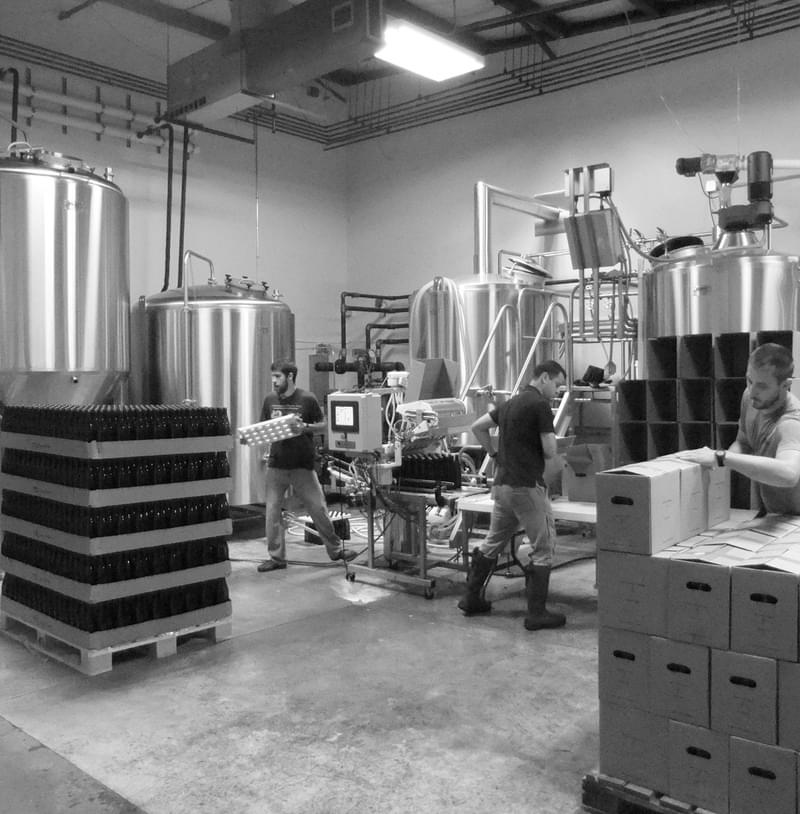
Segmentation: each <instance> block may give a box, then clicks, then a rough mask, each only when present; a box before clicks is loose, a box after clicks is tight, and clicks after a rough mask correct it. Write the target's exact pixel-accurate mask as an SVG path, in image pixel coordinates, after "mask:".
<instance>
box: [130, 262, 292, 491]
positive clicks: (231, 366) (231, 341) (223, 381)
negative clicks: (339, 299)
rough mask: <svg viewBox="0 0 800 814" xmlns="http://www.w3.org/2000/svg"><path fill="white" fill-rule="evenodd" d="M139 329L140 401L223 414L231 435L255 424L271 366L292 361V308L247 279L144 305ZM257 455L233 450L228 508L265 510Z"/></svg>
mask: <svg viewBox="0 0 800 814" xmlns="http://www.w3.org/2000/svg"><path fill="white" fill-rule="evenodd" d="M136 323H137V330H141V331H143V334H144V338H143V343H144V349H145V351H146V353H145V356H146V358H145V359H144V360H143V364H144V379H143V390H144V393H143V400H145V401H149V402H152V403H155V404H176V403H179V402H181V401H183V400H184V399H187V398H188V399H191V400H194V401H196V402H197V403H198V404H200V405H204V406H211V407H226V408H227V409H228V415H229V417H230V421H231V426H232V427H234V428H236V427H241V426H244V425H246V424H253V423H255V422H256V421H258V420H259V416H260V413H261V405H262V403H263V400H264V396H265V395H266V394H267V393H268V392H270V391H271V389H272V380H271V373H270V364H271V363H272V361H273V360H274V359H281V358H289V359H293V358H294V354H295V337H294V315H293V313H292V311H291V310H290V308H289V306H288V305H287V304H286V303H284V302H283V301H282V300H280V299H278V298H277V297H275V296H273V295H272V294H270V293H269V292H268V290H267V288H266V286H263V285H258V286H256V285H253V282H252V281H250V280H246V279H243V280H234V279H232V278H231V277H227V278H226V280H225V282H224V283H222V284H217V283H216V282H215V281H214V280H213V277H212V279H211V280H209V282H208V284H207V285H199V286H189V287H188V288H187V289H186V290H185V291H184V290H182V289H172V290H168V291H164V292H161V293H159V294H154V295H152V296H150V297H147V298H142V299H141V300H140V303H139V313H138V314H137V315H136ZM140 326H141V327H140ZM262 452H263V449H259V448H258V447H253V448H250V447H247V446H241V445H239V444H234V448H233V452H232V454H231V476H232V478H233V489H232V491H231V494H230V496H229V499H230V502H231V504H233V505H236V506H244V505H248V504H251V503H263V501H264V486H263V479H264V478H263V465H262V463H261V453H262Z"/></svg>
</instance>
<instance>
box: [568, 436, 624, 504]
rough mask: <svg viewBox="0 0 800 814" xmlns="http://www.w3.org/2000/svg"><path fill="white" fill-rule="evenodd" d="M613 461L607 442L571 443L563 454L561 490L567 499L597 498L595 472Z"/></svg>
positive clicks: (586, 500) (602, 469) (583, 499)
mask: <svg viewBox="0 0 800 814" xmlns="http://www.w3.org/2000/svg"><path fill="white" fill-rule="evenodd" d="M612 463H613V456H612V454H611V447H610V446H609V445H608V444H573V446H571V447H570V448H569V449H568V450H567V451H566V453H565V455H564V473H563V476H562V492H563V493H564V494H565V495H566V496H567V499H568V500H575V501H578V502H586V503H594V502H596V500H597V473H598V472H603V471H604V470H606V469H609V468H610V467H611V465H612Z"/></svg>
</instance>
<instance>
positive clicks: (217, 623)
mask: <svg viewBox="0 0 800 814" xmlns="http://www.w3.org/2000/svg"><path fill="white" fill-rule="evenodd" d="M0 630H3V632H4V633H5V634H6V635H7V636H9V637H10V638H12V639H15V640H16V641H19V642H21V643H22V644H24V645H25V646H26V647H27V648H29V649H31V650H36V651H37V652H39V653H44V654H45V655H46V656H49V657H50V658H53V659H56V660H57V661H60V662H62V663H64V664H66V665H68V666H69V667H72V668H73V669H75V670H78V671H79V672H81V673H83V674H84V675H88V676H94V675H98V674H99V673H105V672H108V671H109V670H111V669H112V667H113V666H114V661H113V657H114V653H119V652H121V651H127V650H133V649H135V648H143V649H146V650H147V651H148V652H149V653H150V654H151V655H155V657H156V658H158V659H161V658H165V657H167V656H173V655H175V653H177V650H178V644H179V643H180V642H179V640H185V639H186V638H189V637H193V636H204V637H206V638H210V639H211V640H212V641H213V642H218V641H222V640H223V639H227V638H229V637H230V635H231V619H230V617H228V618H227V619H217V620H214V621H209V622H203V623H202V624H197V625H192V626H190V627H185V628H182V629H180V630H175V631H170V632H169V633H161V634H159V635H156V636H150V637H148V638H144V639H139V640H137V641H131V642H126V643H124V644H115V645H112V646H109V647H103V648H101V649H98V650H87V649H84V648H82V647H77V646H76V645H74V644H70V643H69V642H65V641H63V639H59V638H58V637H56V636H54V635H53V634H52V633H49V632H48V631H45V630H42V629H40V628H37V627H35V626H34V625H32V624H31V623H30V622H29V621H23V620H21V619H16V618H14V617H13V616H10V615H9V614H8V613H0Z"/></svg>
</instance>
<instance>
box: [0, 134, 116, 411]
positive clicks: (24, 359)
mask: <svg viewBox="0 0 800 814" xmlns="http://www.w3.org/2000/svg"><path fill="white" fill-rule="evenodd" d="M0 309H1V313H0V316H1V317H2V319H1V320H0V404H2V403H7V404H41V403H62V404H63V403H69V404H85V403H91V402H103V401H117V400H119V399H120V397H121V395H122V393H123V391H124V387H125V383H126V381H127V377H128V373H129V369H130V361H129V316H130V298H129V292H128V205H127V201H126V199H125V197H124V195H123V194H122V192H121V191H120V189H119V188H118V187H117V186H116V185H115V184H113V183H111V182H110V181H109V180H107V179H106V178H103V177H100V176H98V175H95V174H94V172H93V171H92V170H91V169H90V168H89V167H87V166H86V165H85V164H83V162H82V161H80V160H79V159H75V158H68V157H66V156H62V155H59V154H57V153H48V152H45V151H42V150H38V149H35V150H34V149H31V148H28V147H26V148H25V149H23V150H21V151H18V152H14V153H12V154H11V155H10V156H9V157H6V158H2V159H0Z"/></svg>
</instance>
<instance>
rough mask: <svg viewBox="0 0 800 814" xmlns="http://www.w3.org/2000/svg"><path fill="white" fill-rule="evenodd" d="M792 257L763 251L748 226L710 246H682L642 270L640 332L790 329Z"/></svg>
mask: <svg viewBox="0 0 800 814" xmlns="http://www.w3.org/2000/svg"><path fill="white" fill-rule="evenodd" d="M797 286H798V258H797V257H794V256H789V255H782V254H778V253H776V252H772V251H767V250H766V249H764V248H763V247H762V246H761V245H760V243H759V241H758V240H757V239H756V236H755V234H754V233H752V232H750V231H744V232H732V233H726V234H723V236H722V238H721V240H720V241H719V242H718V243H717V246H716V247H715V248H713V249H712V248H710V247H707V246H688V247H685V248H682V249H678V250H677V251H674V252H671V253H670V255H669V258H668V259H666V260H661V261H654V262H652V264H651V268H650V269H649V270H648V271H646V272H645V273H644V274H643V275H642V279H641V302H642V305H643V306H644V307H643V308H642V309H641V310H642V314H643V321H642V337H643V338H645V339H651V338H656V337H660V336H683V335H688V334H706V333H707V334H712V335H714V336H716V335H718V334H721V333H740V332H741V333H749V332H754V331H794V330H797V329H798V326H800V302H798V291H797Z"/></svg>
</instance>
